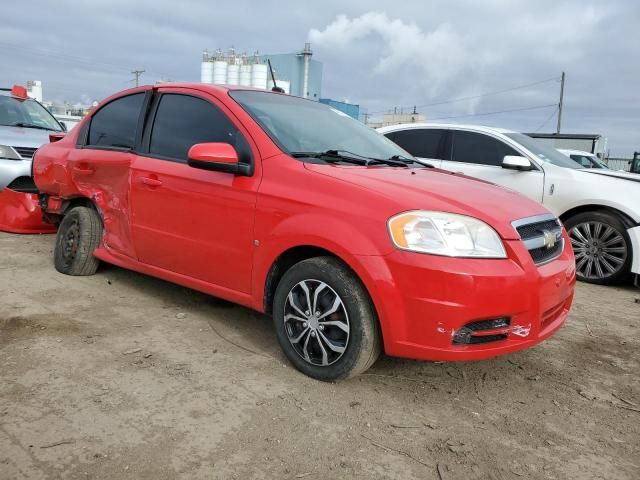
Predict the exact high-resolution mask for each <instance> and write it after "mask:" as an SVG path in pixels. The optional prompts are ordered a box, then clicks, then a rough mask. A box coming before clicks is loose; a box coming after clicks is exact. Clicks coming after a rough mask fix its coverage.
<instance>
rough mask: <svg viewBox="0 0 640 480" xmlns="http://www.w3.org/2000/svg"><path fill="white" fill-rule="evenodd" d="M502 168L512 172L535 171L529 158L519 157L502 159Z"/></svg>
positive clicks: (511, 156)
mask: <svg viewBox="0 0 640 480" xmlns="http://www.w3.org/2000/svg"><path fill="white" fill-rule="evenodd" d="M502 168H508V169H510V170H533V164H532V163H531V161H530V160H529V159H528V158H525V157H521V156H519V155H505V157H504V158H503V159H502Z"/></svg>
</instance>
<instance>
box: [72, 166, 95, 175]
mask: <svg viewBox="0 0 640 480" xmlns="http://www.w3.org/2000/svg"><path fill="white" fill-rule="evenodd" d="M73 171H74V172H75V173H77V174H78V175H92V174H93V173H94V170H93V168H89V167H84V168H83V167H73Z"/></svg>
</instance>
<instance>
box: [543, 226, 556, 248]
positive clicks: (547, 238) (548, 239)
mask: <svg viewBox="0 0 640 480" xmlns="http://www.w3.org/2000/svg"><path fill="white" fill-rule="evenodd" d="M542 235H543V237H544V246H545V247H547V249H550V248H553V247H554V246H555V244H556V234H555V233H553V232H550V231H549V230H543V232H542Z"/></svg>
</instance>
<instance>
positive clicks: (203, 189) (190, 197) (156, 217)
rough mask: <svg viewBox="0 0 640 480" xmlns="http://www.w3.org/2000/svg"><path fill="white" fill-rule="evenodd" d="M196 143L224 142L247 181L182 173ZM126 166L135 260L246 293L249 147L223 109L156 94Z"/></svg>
mask: <svg viewBox="0 0 640 480" xmlns="http://www.w3.org/2000/svg"><path fill="white" fill-rule="evenodd" d="M204 142H225V143H229V144H231V145H232V146H233V147H234V148H235V149H236V152H237V153H238V157H239V159H240V161H242V162H246V163H252V164H254V174H253V176H249V177H247V176H235V175H233V174H230V173H224V172H214V171H208V170H201V169H197V168H193V167H190V166H189V165H188V164H187V152H188V151H189V148H191V146H192V145H194V144H196V143H204ZM142 143H143V145H142V147H141V150H142V151H141V152H140V154H139V155H138V156H137V157H136V159H135V161H134V163H133V166H132V178H131V209H132V217H131V224H132V229H133V236H134V242H135V248H136V253H137V255H138V260H139V261H140V262H143V263H146V264H149V265H153V266H156V267H160V268H162V269H165V270H168V271H171V272H175V273H179V274H183V275H187V276H189V277H193V278H195V279H198V280H202V281H205V282H207V283H210V284H214V285H217V286H221V287H224V288H227V289H231V290H234V291H236V292H243V293H248V292H250V284H251V264H252V252H253V223H254V209H255V204H256V198H257V189H258V186H259V183H260V175H259V165H256V163H257V162H256V160H257V158H258V153H257V149H256V148H255V146H254V145H253V143H252V140H251V139H250V137H249V136H248V134H247V132H246V131H245V130H244V129H243V128H242V126H241V125H240V124H239V122H238V121H237V119H235V117H233V115H232V114H231V113H230V112H229V111H227V110H226V108H225V107H224V105H223V104H222V103H220V102H219V101H218V100H216V99H215V98H213V97H211V96H209V95H207V94H198V93H186V92H185V90H184V89H160V90H159V91H158V94H157V96H156V98H155V99H154V102H153V106H152V108H151V113H150V119H149V122H148V126H147V128H146V130H145V135H144V137H143V141H142Z"/></svg>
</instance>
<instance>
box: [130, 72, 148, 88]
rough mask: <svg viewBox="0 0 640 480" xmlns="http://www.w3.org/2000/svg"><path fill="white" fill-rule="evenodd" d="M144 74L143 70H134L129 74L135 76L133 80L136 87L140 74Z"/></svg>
mask: <svg viewBox="0 0 640 480" xmlns="http://www.w3.org/2000/svg"><path fill="white" fill-rule="evenodd" d="M144 72H145V71H144V70H134V71H133V72H131V73H132V74H133V75H135V77H136V78H135V82H136V87H137V86H138V84H139V80H140V77H141V76H142V74H143V73H144Z"/></svg>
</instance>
